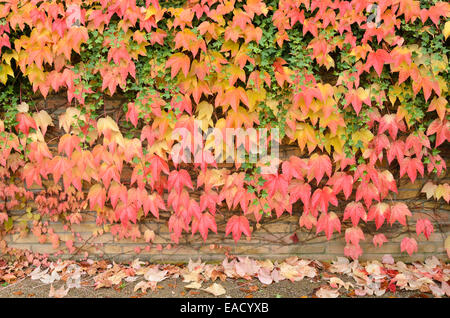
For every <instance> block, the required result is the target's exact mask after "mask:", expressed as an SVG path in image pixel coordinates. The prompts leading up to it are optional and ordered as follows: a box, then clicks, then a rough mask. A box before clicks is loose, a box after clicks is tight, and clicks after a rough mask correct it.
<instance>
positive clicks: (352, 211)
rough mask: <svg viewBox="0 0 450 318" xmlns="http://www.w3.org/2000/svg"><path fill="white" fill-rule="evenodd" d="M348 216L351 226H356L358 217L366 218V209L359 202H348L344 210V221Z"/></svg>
mask: <svg viewBox="0 0 450 318" xmlns="http://www.w3.org/2000/svg"><path fill="white" fill-rule="evenodd" d="M348 218H350V219H351V220H352V224H353V226H357V225H358V223H359V219H362V220H363V221H366V220H367V215H366V210H365V209H364V206H363V205H362V203H360V202H350V203H349V204H347V206H346V207H345V210H344V221H345V220H347V219H348Z"/></svg>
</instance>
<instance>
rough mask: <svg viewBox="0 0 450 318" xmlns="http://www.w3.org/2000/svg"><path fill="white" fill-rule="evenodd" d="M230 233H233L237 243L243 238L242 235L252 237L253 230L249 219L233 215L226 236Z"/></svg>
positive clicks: (226, 229) (228, 223)
mask: <svg viewBox="0 0 450 318" xmlns="http://www.w3.org/2000/svg"><path fill="white" fill-rule="evenodd" d="M230 233H232V235H233V240H234V241H235V242H236V243H237V241H239V239H240V238H241V235H242V233H244V234H245V235H246V236H248V237H250V236H251V230H250V224H249V222H248V219H247V218H246V217H245V216H243V215H241V216H238V215H233V216H232V217H231V218H230V219H229V220H228V222H227V226H226V228H225V236H228V235H229V234H230Z"/></svg>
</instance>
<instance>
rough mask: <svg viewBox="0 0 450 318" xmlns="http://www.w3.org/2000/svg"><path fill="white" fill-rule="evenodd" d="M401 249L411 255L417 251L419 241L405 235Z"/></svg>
mask: <svg viewBox="0 0 450 318" xmlns="http://www.w3.org/2000/svg"><path fill="white" fill-rule="evenodd" d="M400 248H401V251H402V252H404V251H406V252H407V253H408V254H409V256H411V255H412V254H413V253H414V252H417V242H416V240H415V239H413V238H409V237H405V238H404V239H403V240H402V242H401V243H400Z"/></svg>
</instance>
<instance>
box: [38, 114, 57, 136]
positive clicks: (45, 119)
mask: <svg viewBox="0 0 450 318" xmlns="http://www.w3.org/2000/svg"><path fill="white" fill-rule="evenodd" d="M33 119H34V121H35V122H36V124H37V125H38V126H39V128H40V129H41V132H42V134H43V135H45V132H46V131H47V127H48V126H53V121H52V118H51V117H50V115H49V114H48V113H47V112H46V111H45V110H41V111H40V112H39V113H35V114H33Z"/></svg>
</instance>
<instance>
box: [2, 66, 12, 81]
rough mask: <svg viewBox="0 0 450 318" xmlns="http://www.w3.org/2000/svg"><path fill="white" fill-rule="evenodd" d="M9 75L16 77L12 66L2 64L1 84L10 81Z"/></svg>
mask: <svg viewBox="0 0 450 318" xmlns="http://www.w3.org/2000/svg"><path fill="white" fill-rule="evenodd" d="M8 75H10V76H12V77H14V72H13V70H12V68H11V66H10V65H8V64H0V82H1V83H3V84H5V83H6V81H7V80H8Z"/></svg>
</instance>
